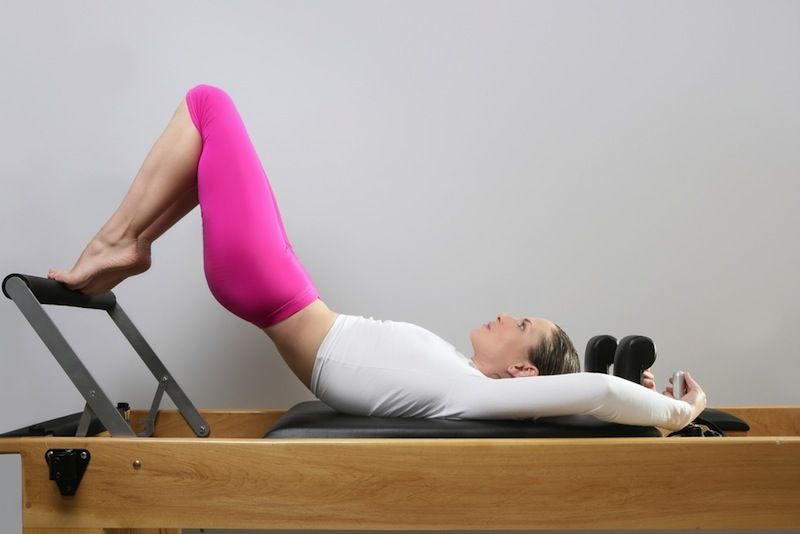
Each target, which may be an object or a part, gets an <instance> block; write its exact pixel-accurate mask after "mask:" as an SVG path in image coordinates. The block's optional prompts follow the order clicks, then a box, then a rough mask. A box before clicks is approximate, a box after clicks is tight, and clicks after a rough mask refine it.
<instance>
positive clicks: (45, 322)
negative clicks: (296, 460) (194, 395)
mask: <svg viewBox="0 0 800 534" xmlns="http://www.w3.org/2000/svg"><path fill="white" fill-rule="evenodd" d="M30 283H36V284H37V285H39V286H42V287H44V288H45V289H47V290H48V291H54V292H55V293H56V297H57V298H56V297H53V298H52V299H51V300H50V301H48V299H42V301H43V303H45V304H64V305H76V306H81V307H93V308H98V309H105V311H107V312H108V314H109V316H110V317H111V319H112V320H113V321H114V323H115V324H116V325H117V327H119V329H120V330H121V331H122V334H123V335H124V336H125V338H126V339H127V340H128V341H129V342H130V343H131V345H132V346H133V348H134V350H135V351H136V353H137V354H138V355H139V357H140V358H141V359H142V361H143V362H144V364H145V365H146V366H147V368H148V369H149V370H150V372H151V373H152V374H153V376H154V377H155V378H156V380H157V381H158V389H157V390H156V394H155V397H154V398H153V402H152V405H151V407H150V412H149V414H148V417H147V419H146V420H145V429H144V431H143V432H142V433H140V436H142V437H145V436H152V434H153V428H154V426H155V420H156V417H157V415H158V407H159V406H160V404H161V399H162V398H163V395H164V393H166V394H167V395H169V396H170V398H171V399H172V401H173V402H174V403H175V406H176V407H177V408H178V410H179V411H180V414H181V415H182V416H183V418H184V420H185V421H186V422H187V423H188V425H189V426H190V427H191V428H192V431H193V432H194V433H195V435H197V436H199V437H206V436H208V435H210V433H211V427H210V426H209V424H208V423H207V422H206V420H205V419H204V418H203V417H202V416H201V415H200V412H199V411H198V410H197V409H196V408H195V406H194V404H192V402H191V401H190V400H189V397H187V396H186V394H185V393H184V391H183V390H182V389H181V387H180V386H179V385H178V383H177V382H176V381H175V379H174V378H173V377H172V376H171V375H170V373H169V372H168V371H167V368H166V367H165V366H164V364H163V363H162V362H161V360H160V359H159V358H158V356H156V354H155V352H154V351H153V349H152V348H151V347H150V345H149V344H148V343H147V341H145V339H144V337H143V336H142V335H141V333H140V332H139V330H138V329H137V328H136V327H135V326H134V324H133V322H132V321H131V320H130V319H129V318H128V316H127V315H126V314H125V312H124V311H123V310H122V308H121V307H120V306H119V304H118V303H117V302H116V298H115V297H114V295H113V293H111V292H110V291H109V292H107V293H105V294H103V295H102V297H106V298H104V299H102V301H103V306H99V305H88V304H87V305H83V304H74V303H73V301H75V302H78V301H80V302H83V301H86V302H89V303H90V304H94V301H93V297H89V296H87V295H83V294H81V293H79V292H77V291H71V290H69V289H65V288H63V286H61V285H60V284H59V283H58V282H56V281H55V280H46V279H42V278H39V277H33V276H30V275H19V274H13V275H9V276H7V277H6V279H5V280H3V292H4V293H5V294H6V295H7V296H8V297H9V298H11V299H12V300H13V301H14V303H15V304H16V305H17V307H18V308H19V310H20V311H21V312H22V314H23V315H24V316H25V318H26V319H27V320H28V322H29V323H30V324H31V326H32V327H33V329H34V330H35V331H36V333H37V334H38V335H39V337H40V338H41V339H42V341H43V342H44V344H45V345H46V346H47V348H48V349H49V350H50V352H51V353H52V354H53V356H54V357H55V359H56V361H57V362H58V363H59V364H60V365H61V368H62V369H63V370H64V372H65V373H66V374H67V376H68V377H69V378H70V380H71V381H72V383H73V384H74V385H75V387H76V388H77V389H78V391H79V392H80V394H81V395H83V398H84V399H85V400H86V408H85V410H84V413H83V416H82V417H81V422H80V424H79V425H78V432H77V433H76V435H78V436H80V435H81V433H83V434H82V435H83V436H85V435H86V432H87V430H88V427H89V422H90V421H91V416H92V412H93V413H94V414H96V415H97V417H98V419H100V421H101V422H102V423H103V425H104V426H105V427H106V430H108V432H109V433H110V434H111V436H112V437H136V434H135V433H134V431H133V430H132V429H131V427H130V425H129V424H128V422H127V421H125V419H124V418H123V417H122V415H121V414H120V413H119V411H118V410H117V409H116V407H115V406H114V404H112V402H111V400H110V399H109V398H108V397H107V396H106V394H105V393H104V392H103V390H102V388H100V385H99V384H98V383H97V382H96V381H95V379H94V378H93V377H92V375H91V374H90V373H89V370H88V369H87V368H86V366H85V365H84V364H83V362H81V360H80V358H78V355H77V354H76V353H75V351H74V350H72V347H70V345H69V343H67V340H66V339H65V338H64V336H63V335H62V334H61V332H60V331H59V330H58V327H57V326H56V325H55V323H54V322H53V320H52V319H51V318H50V316H49V315H48V314H47V312H45V310H44V308H43V307H42V304H41V303H40V300H39V299H37V296H36V295H35V294H34V292H33V291H32V290H31V288H30V287H29V284H30ZM51 284H56V286H55V288H54V286H51ZM73 294H75V295H73ZM48 296H49V297H52V295H48ZM95 300H100V299H95ZM84 304H85V302H84Z"/></svg>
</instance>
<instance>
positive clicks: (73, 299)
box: [3, 273, 117, 311]
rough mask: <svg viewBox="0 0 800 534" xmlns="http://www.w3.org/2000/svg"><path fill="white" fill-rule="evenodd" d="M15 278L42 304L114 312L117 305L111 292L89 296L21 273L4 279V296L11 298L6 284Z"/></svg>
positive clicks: (38, 277) (50, 281)
mask: <svg viewBox="0 0 800 534" xmlns="http://www.w3.org/2000/svg"><path fill="white" fill-rule="evenodd" d="M14 277H16V278H19V279H21V280H22V281H23V282H25V284H26V285H27V286H28V289H30V290H31V293H33V295H34V296H35V297H36V299H37V300H38V301H39V303H40V304H55V305H58V306H75V307H77V308H92V309H95V310H106V311H109V310H112V309H113V308H114V307H115V306H116V305H117V297H116V296H114V293H112V292H111V291H106V292H105V293H101V294H99V295H87V294H85V293H81V292H80V291H78V290H74V289H69V288H68V287H67V286H66V285H64V284H62V283H61V282H58V281H56V280H51V279H49V278H42V277H41V276H33V275H31V274H19V273H11V274H9V275H8V276H6V277H5V278H4V279H3V294H4V295H5V296H6V297H8V298H11V295H9V294H8V292H7V291H6V283H8V281H9V280H10V279H12V278H14Z"/></svg>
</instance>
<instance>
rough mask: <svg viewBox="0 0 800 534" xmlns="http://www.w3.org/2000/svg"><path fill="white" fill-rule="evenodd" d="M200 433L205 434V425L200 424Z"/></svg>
mask: <svg viewBox="0 0 800 534" xmlns="http://www.w3.org/2000/svg"><path fill="white" fill-rule="evenodd" d="M200 433H201V434H205V433H206V427H205V425H200Z"/></svg>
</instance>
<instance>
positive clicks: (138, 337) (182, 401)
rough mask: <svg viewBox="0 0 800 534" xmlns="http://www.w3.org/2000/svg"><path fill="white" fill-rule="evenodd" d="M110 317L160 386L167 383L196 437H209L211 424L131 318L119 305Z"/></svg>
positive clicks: (110, 313) (170, 394) (168, 393)
mask: <svg viewBox="0 0 800 534" xmlns="http://www.w3.org/2000/svg"><path fill="white" fill-rule="evenodd" d="M108 315H109V316H111V319H112V320H113V321H114V322H115V323H116V324H117V326H118V327H119V329H120V330H121V331H122V334H123V335H124V336H125V338H126V339H127V340H128V341H129V342H130V344H131V345H132V346H133V348H134V350H136V352H137V354H139V357H141V358H142V361H143V362H144V364H145V365H146V366H147V368H148V369H150V372H151V373H153V376H155V377H156V380H158V382H159V384H162V383H166V393H167V395H169V397H170V398H171V399H172V401H173V402H174V403H175V406H176V407H177V408H178V411H180V413H181V415H182V416H183V418H184V420H185V421H186V423H187V424H188V425H189V426H190V427H191V428H192V431H193V432H194V433H195V435H197V436H199V437H206V436H208V435H209V434H210V433H211V427H210V426H209V424H208V423H207V422H206V420H205V419H204V418H203V416H202V415H200V412H199V411H198V410H197V408H195V406H194V404H192V401H191V400H189V397H188V396H187V395H186V393H184V392H183V389H181V387H180V386H179V385H178V382H177V381H176V380H175V378H174V377H173V376H171V375H170V374H169V372H168V371H167V368H166V367H165V366H164V364H163V363H162V362H161V360H160V359H159V358H158V356H156V353H155V352H154V351H153V349H152V348H151V347H150V345H149V344H148V343H147V341H146V340H145V339H144V337H143V336H142V334H141V333H140V332H139V330H138V329H137V328H136V326H134V324H133V322H132V321H131V320H130V318H128V315H127V314H126V313H125V312H124V311H123V310H122V307H121V306H120V305H119V303H117V305H116V306H115V307H114V308H112V309H110V310H108Z"/></svg>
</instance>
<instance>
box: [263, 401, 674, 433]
mask: <svg viewBox="0 0 800 534" xmlns="http://www.w3.org/2000/svg"><path fill="white" fill-rule="evenodd" d="M264 437H265V438H612V437H661V433H660V432H659V431H658V430H657V429H656V428H654V427H646V426H628V425H618V424H615V423H606V422H603V421H600V420H598V419H596V418H594V417H592V416H588V415H586V416H583V415H570V416H565V417H542V418H540V419H537V420H536V421H531V420H527V421H509V420H465V419H459V420H456V419H422V418H412V417H364V416H358V415H347V414H343V413H340V412H337V411H336V410H334V409H333V408H330V407H329V406H328V405H327V404H325V403H323V402H322V401H308V402H301V403H300V404H297V405H295V406H294V407H292V408H291V409H289V410H287V412H286V413H285V414H284V415H283V416H282V417H281V418H280V419H278V420H277V421H276V422H275V424H274V425H273V426H272V428H270V429H269V431H268V432H267V433H266V435H265V436H264Z"/></svg>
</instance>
